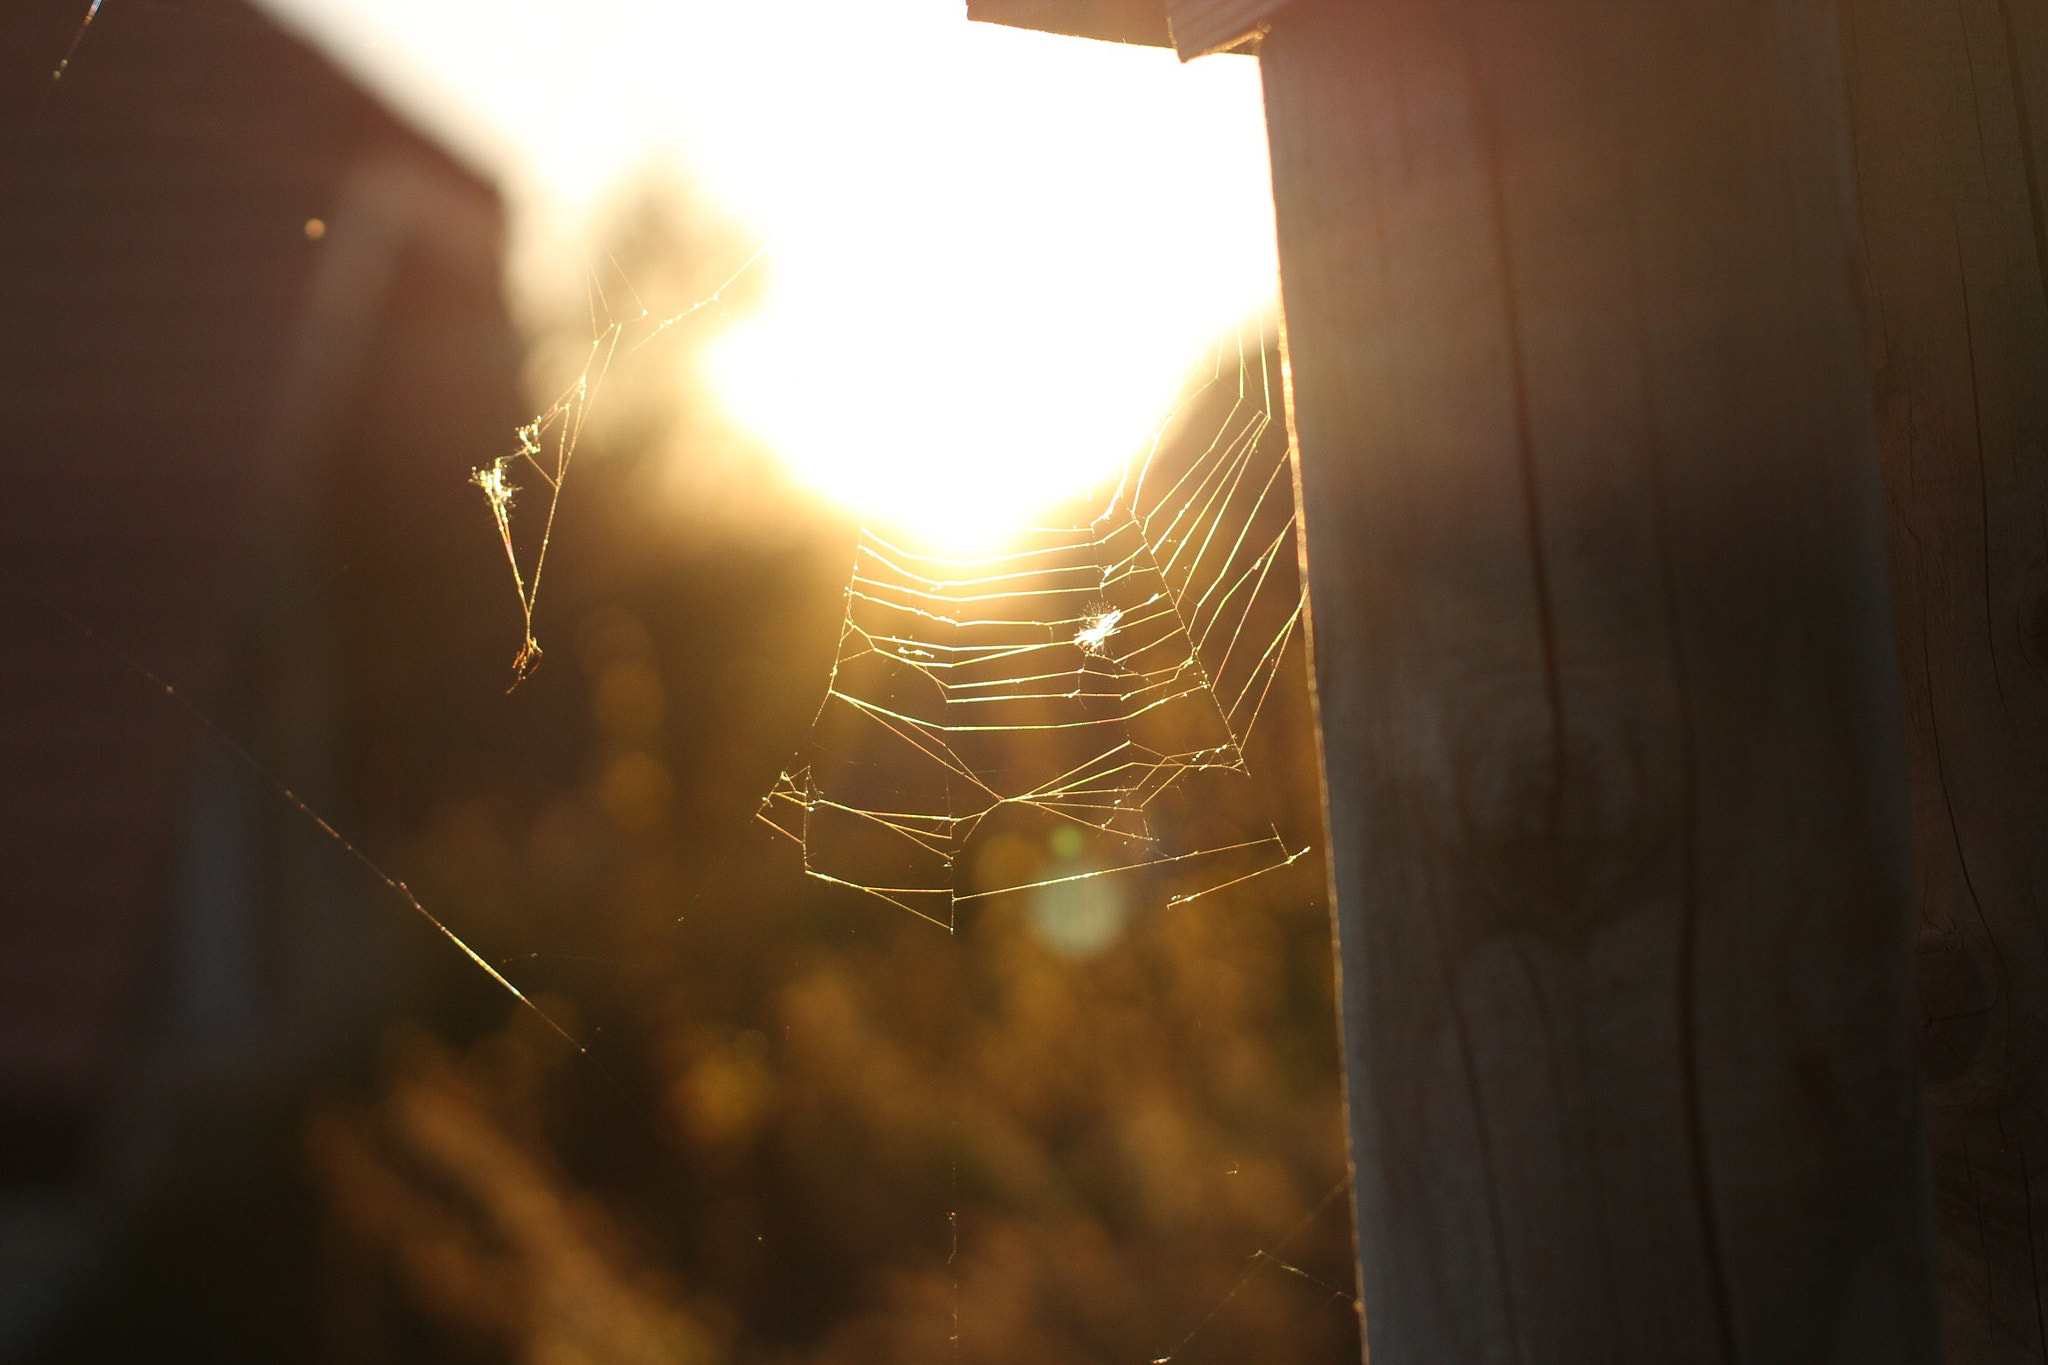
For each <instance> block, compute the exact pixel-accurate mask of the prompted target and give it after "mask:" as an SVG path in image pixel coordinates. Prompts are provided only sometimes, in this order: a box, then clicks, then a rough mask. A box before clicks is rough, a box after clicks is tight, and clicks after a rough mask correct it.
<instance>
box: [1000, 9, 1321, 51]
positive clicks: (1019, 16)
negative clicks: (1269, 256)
mask: <svg viewBox="0 0 2048 1365" xmlns="http://www.w3.org/2000/svg"><path fill="white" fill-rule="evenodd" d="M1286 3H1287V0H967V17H968V18H969V19H970V20H973V21H975V22H978V23H985V24H1006V25H1008V26H1010V27H1011V28H1030V29H1037V30H1039V31H1040V32H1043V33H1064V34H1066V35H1068V36H1069V37H1074V38H1096V39H1100V40H1102V41H1105V42H1112V43H1137V44H1142V45H1145V46H1148V47H1170V48H1173V49H1174V50H1175V51H1177V52H1179V53H1180V58H1181V60H1182V61H1184V62H1185V61H1192V60H1194V59H1195V58H1196V57H1202V56H1206V55H1208V54H1209V53H1212V52H1228V51H1230V50H1231V49H1233V48H1238V47H1242V46H1244V45H1245V44H1247V43H1249V42H1252V41H1255V40H1256V39H1257V38H1258V37H1259V36H1260V35H1261V34H1263V33H1264V32H1265V31H1266V25H1267V22H1268V20H1270V19H1271V17H1272V15H1273V14H1274V13H1275V12H1276V11H1278V10H1279V9H1280V8H1281V7H1282V6H1284V5H1285V4H1286Z"/></svg>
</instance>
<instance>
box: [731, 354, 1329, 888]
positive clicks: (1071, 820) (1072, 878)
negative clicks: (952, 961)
mask: <svg viewBox="0 0 2048 1365" xmlns="http://www.w3.org/2000/svg"><path fill="white" fill-rule="evenodd" d="M1269 349H1270V348H1269V346H1268V338H1267V337H1266V335H1265V334H1264V331H1263V329H1256V328H1254V329H1239V330H1238V331H1236V332H1234V333H1233V334H1232V335H1231V336H1229V337H1227V338H1226V339H1225V340H1224V341H1222V342H1220V343H1219V344H1218V346H1217V347H1216V350H1215V352H1214V353H1213V355H1212V357H1211V358H1210V361H1209V362H1208V363H1207V364H1205V365H1204V366H1203V367H1201V369H1200V370H1199V371H1198V372H1197V374H1196V376H1195V377H1194V378H1193V379H1192V380H1191V381H1190V383H1189V385H1188V386H1187V388H1186V390H1185V391H1184V392H1183V394H1182V395H1181V398H1180V400H1179V401H1178V402H1177V403H1176V404H1175V407H1174V410H1173V412H1172V413H1171V414H1170V415H1169V416H1168V418H1167V419H1166V420H1165V421H1164V422H1163V423H1162V424H1161V426H1160V429H1159V431H1158V433H1157V435H1156V436H1155V438H1154V440H1153V441H1152V442H1151V445H1150V448H1149V449H1148V450H1147V451H1146V452H1145V453H1144V454H1143V455H1142V456H1140V457H1138V458H1136V459H1133V460H1132V461H1131V462H1130V463H1129V465H1128V466H1127V467H1126V468H1125V469H1124V470H1123V471H1122V473H1121V476H1120V477H1118V478H1117V479H1116V480H1115V481H1114V484H1113V486H1111V487H1109V488H1107V489H1106V491H1103V492H1101V493H1100V494H1098V495H1097V496H1095V497H1092V498H1089V499H1083V500H1081V501H1080V502H1079V503H1077V504H1076V505H1075V506H1074V507H1073V508H1071V509H1069V515H1067V516H1064V517H1061V518H1056V519H1053V520H1052V521H1051V523H1050V524H1046V525H1037V526H1027V527H1020V528H1017V529H1016V530H1015V532H1014V533H1013V534H1012V535H1011V536H1010V537H1009V538H1008V539H1007V540H1006V543H1005V545H1004V548H1003V549H1002V551H1001V552H1000V553H996V554H991V555H987V556H984V557H980V558H950V557H941V556H937V555H933V554H929V553H925V552H922V551H920V550H917V549H913V548H911V547H909V546H906V545H905V544H902V543H899V540H898V539H892V538H890V537H888V536H885V535H883V534H882V533H880V532H877V531H875V530H873V529H863V530H862V531H861V532H860V536H859V541H858V544H857V547H856V550H855V561H854V566H853V571H852V575H851V578H850V580H849V582H848V584H847V589H846V612H845V616H844V618H843V620H842V621H841V624H840V633H839V644H838V649H837V653H836V657H835V659H834V662H833V665H832V671H831V676H830V680H829V682H828V683H827V686H826V690H825V696H824V699H823V700H822V702H821V703H820V705H819V708H818V711H817V714H816V716H815V718H814V720H813V722H812V726H811V730H810V734H809V736H808V739H807V741H806V745H805V749H804V752H803V753H802V754H801V755H799V758H798V761H797V762H796V764H795V765H794V766H792V767H791V768H789V769H788V770H786V771H784V772H783V773H782V774H781V775H780V776H779V777H778V778H777V780H776V781H775V783H774V785H773V787H772V788H771V789H770V791H769V792H768V794H767V795H766V797H764V798H763V800H762V803H761V807H760V812H759V814H760V818H761V819H762V820H764V821H765V822H766V823H768V824H769V825H770V826H772V827H773V828H775V829H776V830H778V831H779V832H781V833H782V834H784V835H786V836H787V837H788V838H789V839H790V840H792V841H793V842H794V843H795V844H796V845H797V846H798V847H799V849H800V850H801V857H802V861H803V869H804V872H805V873H806V874H807V875H809V876H810V877H813V878H816V879H818V880H820V881H824V882H828V883H833V884H835V885H839V886H843V887H847V888H850V889H852V890H855V891H859V892H863V893H865V894H868V895H871V896H875V897H878V898H880V899H882V900H884V901H887V902H889V903H890V904H892V905H896V906H900V907H901V908H903V909H905V910H908V911H910V912H911V913H913V914H916V915H919V916H922V917H923V918H925V919H928V920H930V921H932V922H934V923H936V924H939V925H942V926H944V927H946V928H948V929H951V928H954V927H956V925H957V924H958V921H959V916H960V914H961V912H962V911H963V910H964V909H966V908H968V907H970V906H972V905H973V904H975V903H976V902H979V901H983V900H987V899H989V898H992V897H996V896H1003V895H1010V894H1016V893H1031V894H1033V895H1034V896H1036V897H1037V898H1039V899H1040V900H1044V899H1045V898H1047V897H1055V898H1057V897H1060V896H1070V897H1071V896H1073V895H1074V894H1076V893H1078V892H1080V891H1081V890H1082V889H1084V888H1086V889H1087V890H1088V891H1089V892H1090V893H1093V892H1094V891H1095V890H1097V889H1098V888H1100V887H1102V886H1108V885H1113V886H1114V887H1115V888H1116V890H1117V895H1118V898H1119V903H1120V904H1125V905H1132V904H1141V903H1147V902H1150V903H1164V904H1175V903H1180V902H1184V901H1187V900H1191V899H1193V898H1195V897H1197V896H1201V895H1207V894H1209V893H1211V892H1214V891H1217V890H1220V889H1221V888H1223V887H1225V886H1229V885H1233V884H1235V883H1238V882H1241V881H1244V880H1246V879H1247V878H1251V877H1256V876H1260V875H1262V874H1264V873H1267V872H1271V871H1274V870H1275V869H1277V868H1281V867H1285V866H1288V865H1290V864H1292V863H1293V862H1294V861H1296V860H1297V859H1299V858H1300V857H1301V856H1302V855H1303V853H1305V852H1306V850H1305V849H1303V848H1292V847H1290V846H1289V845H1288V843H1287V841H1286V840H1285V839H1284V838H1283V837H1282V836H1281V834H1280V832H1279V831H1278V829H1277V828H1276V827H1275V826H1274V824H1273V822H1272V821H1271V819H1270V818H1269V817H1268V816H1267V815H1266V814H1265V806H1264V803H1263V802H1262V800H1261V799H1260V795H1259V791H1258V788H1257V784H1256V782H1255V780H1254V776H1253V773H1252V771H1251V768H1250V766H1249V764H1248V763H1247V761H1246V757H1245V750H1246V744H1247V741H1248V740H1249V738H1250V736H1251V734H1252V731H1253V728H1254V727H1255V726H1256V724H1257V722H1258V718H1259V715H1260V712H1261V710H1262V708H1263V706H1264V703H1265V701H1266V699H1267V697H1268V695H1269V694H1270V692H1271V689H1272V685H1273V681H1274V678H1275V677H1276V675H1277V674H1278V672H1279V671H1280V669H1281V667H1282V663H1283V660H1284V659H1286V658H1287V657H1288V648H1287V647H1288V645H1289V643H1290V641H1291V640H1292V639H1293V638H1294V635H1295V633H1296V629H1297V627H1298V625H1299V623H1300V619H1301V608H1302V585H1301V580H1300V576H1299V571H1298V567H1297V559H1296V554H1295V506H1294V491H1293V484H1292V480H1291V479H1290V478H1289V467H1290V466H1289V460H1288V454H1289V452H1288V446H1287V441H1286V437H1285V429H1284V425H1283V424H1281V423H1279V422H1277V421H1276V420H1275V414H1276V411H1277V410H1278V407H1279V398H1280V395H1279V392H1278V381H1279V376H1278V374H1277V373H1276V370H1275V367H1274V366H1273V365H1272V364H1271V362H1270V360H1269V358H1268V357H1269ZM1088 903H1090V904H1094V903H1097V902H1095V901H1090V902H1088Z"/></svg>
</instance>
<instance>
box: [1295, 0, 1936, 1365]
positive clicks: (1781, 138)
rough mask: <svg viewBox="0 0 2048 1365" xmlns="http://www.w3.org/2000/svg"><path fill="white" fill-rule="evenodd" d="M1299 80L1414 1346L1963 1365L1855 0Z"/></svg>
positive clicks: (1301, 238) (1319, 499)
mask: <svg viewBox="0 0 2048 1365" xmlns="http://www.w3.org/2000/svg"><path fill="white" fill-rule="evenodd" d="M1263 61H1264V64H1265V71H1266V84H1267V105H1268V115H1269V119H1270V123H1271V134H1272V147H1273V175H1274V191H1275V199H1276V203H1277V206H1278V211H1279V222H1280V242H1281V259H1282V272H1283V288H1284V302H1285V311H1286V344H1287V353H1288V360H1289V366H1290V373H1291V384H1292V403H1291V413H1292V420H1293V421H1294V423H1295V428H1296V436H1297V440H1298V450H1299V461H1300V466H1299V477H1300V485H1301V495H1302V501H1303V508H1304V512H1305V518H1306V528H1305V543H1306V547H1307V551H1306V552H1307V565H1308V574H1309V580H1310V588H1311V600H1312V605H1313V617H1314V633H1313V651H1314V657H1315V667H1316V679H1317V687H1318V695H1319V705H1320V712H1321V719H1322V726H1323V734H1324V749H1325V759H1326V782H1327V792H1328V803H1329V816H1330V828H1331V862H1332V868H1333V881H1334V885H1335V894H1336V903H1337V906H1338V909H1339V919H1340V930H1339V938H1340V945H1339V948H1340V956H1341V961H1342V968H1343V1005H1344V1032H1345V1043H1346V1055H1347V1059H1348V1063H1349V1100H1350V1115H1351V1140H1352V1149H1353V1158H1354V1162H1355V1167H1356V1174H1357V1179H1356V1198H1357V1217H1358V1230H1359V1246H1360V1249H1361V1258H1362V1263H1363V1264H1362V1279H1363V1290H1364V1298H1365V1301H1366V1313H1367V1320H1368V1324H1369V1332H1370V1339H1371V1345H1372V1349H1373V1351H1374V1352H1375V1353H1376V1354H1377V1358H1378V1361H1379V1365H1410V1362H1444V1365H1475V1363H1476V1362H1491V1361H1502V1362H1507V1361H1517V1362H1521V1361H1528V1362H1535V1361H1557V1362H1624V1361H1643V1362H1691V1361H1702V1362H1704V1361H1713V1362H1724V1361H1759V1362H1761V1361H1841V1362H1857V1365H1873V1363H1875V1362H1890V1361H1898V1362H1906V1361H1931V1360H1933V1359H1934V1358H1935V1353H1936V1341H1935V1338H1936V1325H1935V1310H1934V1300H1933V1294H1932V1288H1931V1285H1932V1273H1931V1265H1930V1263H1931V1240H1932V1239H1931V1237H1930V1235H1929V1229H1928V1221H1929V1220H1928V1199H1927V1182H1926V1176H1925V1168H1924V1160H1925V1158H1924V1152H1923V1146H1922V1133H1921V1126H1920V1121H1919V1105H1918V1091H1919V1083H1918V1076H1917V1071H1916V1069H1915V1063H1914V1059H1913V1051H1912V1022H1913V1017H1912V1006H1911V996H1912V956H1911V950H1912V931H1911V922H1912V921H1911V908H1910V894H1909V893H1910V887H1909V883H1908V873H1907V861H1906V856H1905V854H1906V845H1907V834H1906V801H1905V789H1904V781H1903V775H1902V761H1901V754H1900V746H1899V740H1898V734H1899V715H1898V710H1897V700H1896V691H1897V681H1896V669H1895V666H1894V656H1893V652H1892V651H1893V638H1892V633H1891V629H1890V625H1889V621H1888V612H1889V603H1888V598H1887V591H1886V586H1887V585H1886V567H1885V561H1884V540H1883V521H1882V514H1881V509H1880V503H1879V491H1878V464H1877V453H1876V447H1875V442H1874V435H1873V426H1872V415H1871V414H1872V395H1871V385H1870V377H1869V370H1868V367H1867V358H1866V351H1865V343H1864V335H1863V330H1862V326H1861V318H1860V315H1859V300H1858V287H1859V286H1858V261H1857V255H1856V241H1857V231H1856V219H1855V203H1854V195H1853V188H1852V183H1851V175H1850V161H1849V157H1850V153H1849V146H1848V139H1847V133H1846V127H1845V104H1844V94H1843V90H1842V85H1841V65H1840V61H1841V59H1840V52H1839V48H1838V41H1837V31H1836V26H1835V12H1834V7H1833V5H1832V4H1831V3H1829V0H1659V2H1658V3H1624V4H1611V3H1594V2H1592V0H1295V3H1294V4H1292V5H1291V6H1289V7H1288V8H1286V9H1284V10H1282V11H1280V13H1279V14H1278V15H1277V17H1276V18H1275V19H1274V21H1273V27H1272V30H1271V32H1270V33H1269V34H1268V35H1267V37H1266V40H1265V46H1264V55H1263Z"/></svg>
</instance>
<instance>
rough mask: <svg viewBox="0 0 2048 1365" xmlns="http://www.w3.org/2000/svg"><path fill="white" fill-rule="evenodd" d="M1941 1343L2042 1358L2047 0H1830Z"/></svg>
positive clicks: (2047, 1120)
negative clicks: (1854, 224)
mask: <svg viewBox="0 0 2048 1365" xmlns="http://www.w3.org/2000/svg"><path fill="white" fill-rule="evenodd" d="M1842 12H1843V39H1844V48H1845V52H1846V56H1847V59H1848V70H1849V92H1850V97H1851V108H1852V111H1853V129H1854V133H1855V148H1856V169H1857V180H1858V184H1859V186H1860V190H1861V196H1862V205H1863V223H1864V232H1863V240H1864V243H1865V246H1866V271H1867V274H1866V279H1867V282H1868V300H1869V303H1868V309H1869V316H1870V332H1871V342H1872V347H1873V359H1874V362H1875V370H1876V374H1877V377H1878V403H1879V406H1878V415H1879V421H1878V434H1879V445H1880V448H1881V449H1882V451H1883V458H1884V475H1885V492H1886V501H1887V504H1888V508H1889V511H1890V521H1891V550H1892V558H1893V564H1894V566H1895V570H1894V579H1895V583H1896V600H1897V612H1898V630H1899V645H1900V660H1901V663H1902V665H1903V677H1904V680H1905V698H1906V727H1907V728H1906V733H1907V740H1908V755H1909V761H1910V768H1911V774H1912V801H1913V816H1914V818H1913V825H1914V857H1915V861H1916V864H1917V872H1918V877H1917V880H1918V885H1919V893H1920V914H1921V924H1920V936H1921V938H1920V962H1921V995H1922V1020H1923V1022H1922V1052H1923V1055H1924V1057H1925V1061H1926V1066H1927V1084H1928V1109H1929V1119H1930V1125H1931V1130H1932V1138H1933V1149H1934V1180H1935V1189H1936V1194H1937V1197H1938V1200H1939V1204H1938V1207H1939V1223H1940V1229H1941V1276H1942V1298H1943V1307H1944V1313H1943V1319H1944V1335H1945V1338H1946V1342H1945V1344H1946V1350H1947V1358H1948V1361H1949V1365H2019V1362H2023V1361H2041V1360H2044V1359H2048V1311H2044V1308H2043V1302H2044V1298H2048V1181H2043V1178H2042V1177H2043V1175H2044V1174H2048V521H2044V517H2043V509H2044V508H2048V293H2044V287H2048V231H2044V228H2048V223H2044V217H2043V205H2042V202H2041V195H2042V171H2043V167H2042V165H2041V157H2042V156H2044V155H2048V8H2044V6H2042V5H2041V4H2040V3H2038V0H1963V3H1955V0H1845V3H1844V4H1843V6H1842Z"/></svg>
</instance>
